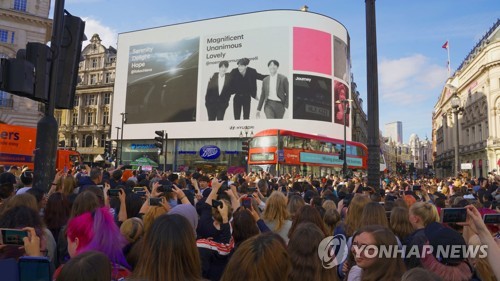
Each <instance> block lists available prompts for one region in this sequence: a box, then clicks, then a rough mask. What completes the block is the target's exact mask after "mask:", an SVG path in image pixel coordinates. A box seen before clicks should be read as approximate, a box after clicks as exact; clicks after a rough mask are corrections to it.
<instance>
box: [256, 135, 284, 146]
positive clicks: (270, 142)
mask: <svg viewBox="0 0 500 281" xmlns="http://www.w3.org/2000/svg"><path fill="white" fill-rule="evenodd" d="M272 146H278V136H263V137H254V138H253V139H252V141H251V142H250V148H256V147H272Z"/></svg>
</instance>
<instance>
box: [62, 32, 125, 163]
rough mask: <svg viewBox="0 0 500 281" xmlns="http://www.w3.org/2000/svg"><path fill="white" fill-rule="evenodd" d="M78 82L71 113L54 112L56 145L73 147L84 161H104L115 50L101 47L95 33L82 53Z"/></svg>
mask: <svg viewBox="0 0 500 281" xmlns="http://www.w3.org/2000/svg"><path fill="white" fill-rule="evenodd" d="M82 56H83V58H84V60H83V61H82V62H80V66H79V70H78V76H79V83H78V85H77V87H76V93H75V107H74V108H73V109H72V110H56V112H55V113H54V115H55V118H56V120H57V122H58V124H59V142H60V143H62V144H63V145H64V146H66V147H74V148H76V149H77V151H78V152H80V154H81V155H82V159H83V161H84V162H95V161H100V160H101V159H104V157H105V156H104V155H103V153H104V146H105V142H106V140H110V139H111V136H110V132H111V125H110V124H111V105H112V102H113V101H112V99H113V85H114V79H115V68H116V49H114V48H113V47H109V48H106V47H105V46H103V45H102V44H101V39H100V38H99V35H98V34H94V35H93V36H92V38H91V39H90V43H89V44H88V45H87V46H85V48H84V49H83V50H82Z"/></svg>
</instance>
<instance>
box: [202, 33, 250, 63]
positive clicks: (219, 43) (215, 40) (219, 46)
mask: <svg viewBox="0 0 500 281" xmlns="http://www.w3.org/2000/svg"><path fill="white" fill-rule="evenodd" d="M244 39H245V36H244V35H243V34H240V35H234V36H233V35H226V36H223V37H210V38H207V55H206V58H207V59H223V58H225V57H226V53H225V52H218V51H221V50H227V49H237V48H241V47H243V43H242V42H237V41H242V40H244ZM233 41H236V42H233ZM215 51H217V53H210V52H215Z"/></svg>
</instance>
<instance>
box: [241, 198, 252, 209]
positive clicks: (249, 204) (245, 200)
mask: <svg viewBox="0 0 500 281" xmlns="http://www.w3.org/2000/svg"><path fill="white" fill-rule="evenodd" d="M241 206H243V208H245V209H250V208H251V207H252V198H250V197H243V198H241Z"/></svg>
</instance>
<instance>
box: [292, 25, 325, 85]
mask: <svg viewBox="0 0 500 281" xmlns="http://www.w3.org/2000/svg"><path fill="white" fill-rule="evenodd" d="M293 70H302V71H310V72H318V73H323V74H327V75H332V36H331V35H330V34H329V33H326V32H323V31H319V30H315V29H310V28H302V27H294V28H293Z"/></svg>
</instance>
